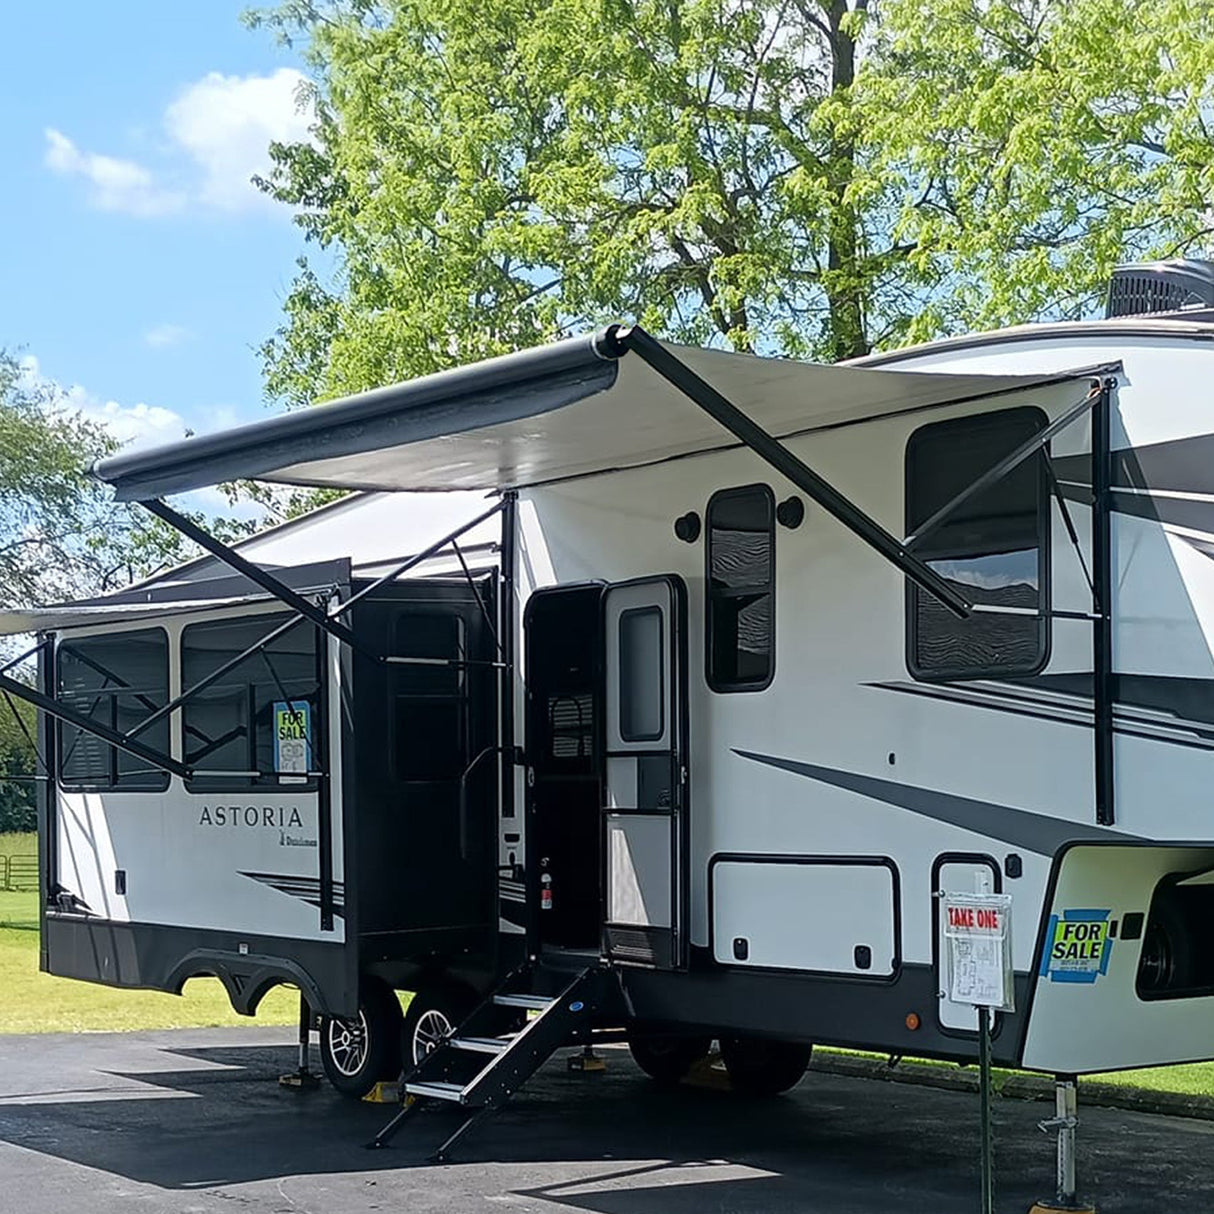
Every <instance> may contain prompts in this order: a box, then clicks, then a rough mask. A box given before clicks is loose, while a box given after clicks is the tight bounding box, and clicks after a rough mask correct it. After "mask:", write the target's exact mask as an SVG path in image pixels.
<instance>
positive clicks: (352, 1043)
mask: <svg viewBox="0 0 1214 1214" xmlns="http://www.w3.org/2000/svg"><path fill="white" fill-rule="evenodd" d="M400 1025H401V1011H400V1003H399V1002H398V1000H397V998H396V993H395V992H394V991H392V990H390V989H389V988H388V987H387V986H385V985H384V984H383V983H382V982H377V981H375V980H374V979H365V980H364V981H363V983H362V985H361V987H360V988H359V996H358V1018H357V1020H352V1021H351V1020H342V1019H340V1018H338V1017H336V1016H322V1017H321V1021H320V1061H321V1065H322V1066H323V1067H324V1071H325V1075H326V1076H328V1079H329V1082H330V1083H331V1084H332V1085H333V1086H334V1087H335V1088H336V1089H337V1090H338V1091H339V1092H340V1093H341V1094H342V1095H343V1096H349V1097H350V1098H351V1099H352V1100H361V1099H362V1098H363V1097H364V1096H365V1095H366V1094H367V1093H368V1092H369V1091H370V1090H371V1089H372V1088H373V1087H374V1086H375V1085H376V1084H377V1083H379V1082H380V1081H381V1080H385V1079H395V1078H396V1077H397V1076H398V1075H399V1074H400Z"/></svg>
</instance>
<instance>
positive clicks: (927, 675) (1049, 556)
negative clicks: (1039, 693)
mask: <svg viewBox="0 0 1214 1214" xmlns="http://www.w3.org/2000/svg"><path fill="white" fill-rule="evenodd" d="M1017 415H1021V416H1031V417H1032V418H1033V420H1034V421H1035V422H1036V423H1037V429H1038V430H1044V429H1045V427H1046V426H1047V425H1049V420H1050V419H1049V415H1048V414H1047V413H1046V412H1045V410H1044V409H1042V408H1041V407H1040V406H1039V405H1013V406H1011V407H1010V408H1006V409H989V410H987V411H986V412H983V413H966V414H964V415H962V416H960V417H947V418H944V419H943V420H942V421H935V422H927V423H926V424H925V425H922V426H918V427H916V429H914V430H912V431H911V433H910V435H909V436H908V437H907V440H906V445H905V447H904V449H903V453H902V518H903V523H904V524H905V530H904V531H903V534H904V535H908V534H910V531H911V524H910V517H911V476H910V464H911V459H912V453H913V451H914V448H915V446H916V443H917V442H919V441H922V436H923V434H924V433H925V432H928V431H933V432H935V433H940V432H941V431H948V430H955V431H961V432H964V431H965V429H966V428H967V427H968V426H972V425H973V423H975V422H986V421H987V420H988V419H990V418H1009V417H1013V416H1017ZM1043 450H1044V452H1045V453H1046V454H1047V455H1048V454H1049V450H1050V445H1049V443H1048V442H1047V443H1046V444H1045V446H1044V448H1043ZM979 475H981V474H979ZM1038 488H1039V494H1038V502H1037V585H1038V588H1039V589H1038V595H1039V610H1040V611H1041V613H1042V614H1041V616H1040V617H1039V618H1038V627H1039V631H1040V643H1039V645H1038V656H1037V660H1036V661H1035V662H1034V663H1033V664H1032V665H1031V666H1023V667H1009V666H967V667H950V668H946V669H940V668H935V669H931V670H924V669H922V668H921V667H920V666H919V664H918V662H917V661H916V660H915V640H916V631H915V595H916V593H923V594H926V593H927V591H922V592H919V591H918V588H917V587H916V586H915V585H914V583H912V582H911V581H910V580H909V579H906V578H904V579H903V583H904V597H903V613H902V614H903V636H904V641H903V648H904V658H905V662H906V669H907V672H908V673H909V674H910V676H911V678H913V679H915V680H917V681H918V682H921V683H951V682H964V681H967V680H970V679H1006V678H1016V679H1023V678H1031V677H1032V676H1033V675H1037V674H1040V673H1041V672H1042V671H1043V670H1044V669H1045V668H1046V667H1047V666H1048V665H1049V662H1050V653H1051V651H1052V649H1053V642H1054V630H1053V627H1052V620H1051V618H1050V614H1049V613H1050V610H1051V605H1052V603H1053V584H1052V578H1051V570H1052V569H1053V563H1054V562H1053V505H1052V498H1051V491H1050V483H1049V478H1048V476H1047V474H1046V468H1045V464H1044V461H1042V463H1041V465H1040V472H1039V476H1038ZM916 555H918V556H920V557H921V559H922V560H924V561H928V560H930V559H932V558H930V557H928V556H925V555H923V554H922V553H918V552H917V553H916Z"/></svg>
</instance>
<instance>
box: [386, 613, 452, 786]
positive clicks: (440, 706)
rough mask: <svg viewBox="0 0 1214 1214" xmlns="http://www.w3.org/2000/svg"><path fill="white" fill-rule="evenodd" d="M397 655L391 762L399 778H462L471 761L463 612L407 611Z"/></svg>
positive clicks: (400, 620)
mask: <svg viewBox="0 0 1214 1214" xmlns="http://www.w3.org/2000/svg"><path fill="white" fill-rule="evenodd" d="M392 654H393V655H394V656H396V657H401V658H407V659H411V661H408V662H406V663H404V664H396V663H394V664H393V666H392V675H391V687H392V693H391V694H392V738H393V745H392V765H393V772H394V774H395V776H396V778H397V779H398V780H403V781H406V782H409V781H432V780H458V779H459V778H460V776H462V775H463V773H464V768H465V767H466V766H467V763H468V755H467V749H468V745H467V737H468V720H467V716H468V711H467V697H466V694H465V689H466V684H467V667H466V666H463V665H461V664H460V663H462V662H463V661H464V660H465V659H466V658H467V638H466V636H465V628H464V621H463V620H462V619H460V618H459V616H456V615H451V614H449V613H447V614H441V615H440V614H438V613H437V612H434V611H402V612H401V613H400V614H399V615H398V616H397V617H396V625H395V631H394V638H393V646H392Z"/></svg>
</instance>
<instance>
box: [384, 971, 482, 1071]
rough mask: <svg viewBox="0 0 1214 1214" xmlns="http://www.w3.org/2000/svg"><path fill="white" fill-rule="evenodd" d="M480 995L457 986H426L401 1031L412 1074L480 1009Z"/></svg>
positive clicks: (402, 1050)
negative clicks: (478, 997) (426, 1057)
mask: <svg viewBox="0 0 1214 1214" xmlns="http://www.w3.org/2000/svg"><path fill="white" fill-rule="evenodd" d="M476 1003H477V999H476V995H475V994H474V993H473V991H471V990H470V989H469V988H468V987H466V986H460V985H459V984H458V983H455V982H435V983H432V984H431V985H429V986H423V987H422V989H421V990H420V991H418V992H417V994H415V995H414V996H413V999H412V1000H411V1001H410V1003H409V1010H408V1011H407V1012H405V1022H404V1025H403V1026H402V1028H401V1035H400V1042H401V1045H400V1054H401V1059H402V1060H403V1063H404V1068H405V1070H406V1071H411V1070H412V1069H413V1068H414V1067H415V1066H416V1065H417V1064H418V1063H419V1062H420V1061H421V1060H422V1058H424V1057H425V1056H426V1054H428V1053H429V1052H430V1051H431V1050H432V1049H433V1048H434V1047H435V1046H436V1045H437V1044H438V1043H439V1041H440V1040H441V1039H442V1038H443V1037H446V1036H448V1035H450V1034H451V1033H452V1032H454V1031H455V1030H456V1029H457V1028H458V1027H459V1025H460V1023H461V1022H462V1021H463V1020H464V1019H465V1018H466V1017H467V1016H468V1013H469V1012H471V1011H472V1009H473V1008H474V1007H476Z"/></svg>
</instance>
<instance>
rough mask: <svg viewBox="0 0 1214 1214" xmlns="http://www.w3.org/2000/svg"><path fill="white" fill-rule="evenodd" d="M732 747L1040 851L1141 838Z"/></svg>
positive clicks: (780, 766) (784, 767) (746, 755)
mask: <svg viewBox="0 0 1214 1214" xmlns="http://www.w3.org/2000/svg"><path fill="white" fill-rule="evenodd" d="M733 753H734V754H736V755H738V756H739V758H743V759H750V760H752V761H753V762H755V763H763V764H766V765H767V766H768V767H775V768H778V769H779V770H781V771H787V772H791V773H793V774H794V775H798V776H805V777H807V778H808V779H811V780H817V781H818V782H820V783H822V784H830V785H832V786H833V787H835V788H842V789H846V790H847V791H849V792H854V793H858V794H859V795H860V796H863V797H868V798H869V799H871V800H874V801H881V802H883V803H884V804H886V805H893V806H896V807H898V808H899V809H907V810H910V811H911V813H917V814H921V815H923V816H924V817H925V818H932V819H934V820H935V821H937V822H943V823H945V824H946V825H948V826H956V827H959V828H960V829H962V830H967V831H971V832H972V833H973V834H976V835H980V836H983V837H985V838H988V839H1001V840H1002V841H1003V842H1005V843H1007V844H1009V845H1010V846H1012V847H1020V848H1024V849H1025V850H1026V851H1032V852H1036V853H1037V854H1038V855H1042V856H1052V855H1054V853H1055V852H1057V851H1058V850H1059V849H1060V848H1062V847H1064V846H1065V845H1066V844H1068V843H1074V842H1094V841H1099V842H1121V843H1137V842H1141V839H1140V837H1139V836H1138V835H1130V834H1125V833H1124V832H1122V831H1115V830H1109V829H1108V828H1107V827H1100V826H1091V825H1088V824H1087V823H1083V822H1072V821H1068V820H1067V819H1065V818H1055V817H1052V816H1050V815H1048V814H1039V813H1034V812H1032V811H1031V810H1027V809H1016V808H1013V807H1012V806H1010V805H999V804H996V803H995V802H992V801H977V800H975V799H973V798H972V797H959V796H957V795H956V794H955V793H948V792H940V791H938V790H936V789H931V788H917V787H915V786H914V785H912V784H898V783H896V782H894V781H892V780H880V779H877V778H876V777H875V776H864V775H859V774H857V773H855V772H848V771H839V770H838V769H836V768H833V767H819V766H817V765H815V764H813V763H802V762H800V761H799V760H797V759H781V758H777V757H775V756H773V755H761V754H755V753H753V752H751V751H746V750H734V752H733Z"/></svg>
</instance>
